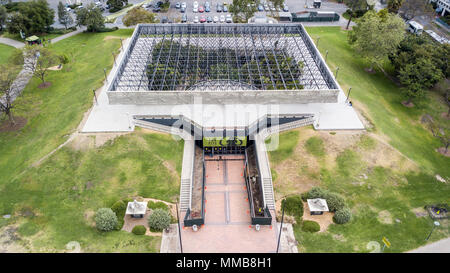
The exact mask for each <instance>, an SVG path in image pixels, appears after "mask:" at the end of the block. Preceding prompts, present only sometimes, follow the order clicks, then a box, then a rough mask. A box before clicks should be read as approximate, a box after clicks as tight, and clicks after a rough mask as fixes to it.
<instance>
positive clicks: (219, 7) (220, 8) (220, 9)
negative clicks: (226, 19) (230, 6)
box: [216, 4, 223, 12]
mask: <svg viewBox="0 0 450 273" xmlns="http://www.w3.org/2000/svg"><path fill="white" fill-rule="evenodd" d="M222 9H223V8H222V5H221V4H217V10H216V11H217V12H222Z"/></svg>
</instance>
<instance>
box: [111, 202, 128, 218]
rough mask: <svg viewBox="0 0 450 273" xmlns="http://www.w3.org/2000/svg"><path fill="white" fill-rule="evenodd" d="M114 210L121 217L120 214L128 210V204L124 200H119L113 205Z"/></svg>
mask: <svg viewBox="0 0 450 273" xmlns="http://www.w3.org/2000/svg"><path fill="white" fill-rule="evenodd" d="M111 209H112V211H114V213H115V214H116V215H117V216H118V217H119V216H120V214H122V213H125V212H126V210H127V204H125V202H124V201H122V200H119V201H117V202H116V203H114V204H113V205H112V206H111Z"/></svg>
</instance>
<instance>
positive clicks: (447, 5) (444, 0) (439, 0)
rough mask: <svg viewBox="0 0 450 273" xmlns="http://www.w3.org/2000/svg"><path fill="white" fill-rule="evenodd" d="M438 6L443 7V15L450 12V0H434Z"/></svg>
mask: <svg viewBox="0 0 450 273" xmlns="http://www.w3.org/2000/svg"><path fill="white" fill-rule="evenodd" d="M431 2H435V3H436V4H437V6H438V8H440V9H441V11H440V12H441V16H445V15H447V14H449V13H450V0H434V1H431Z"/></svg>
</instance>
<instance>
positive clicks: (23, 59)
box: [13, 45, 60, 88]
mask: <svg viewBox="0 0 450 273" xmlns="http://www.w3.org/2000/svg"><path fill="white" fill-rule="evenodd" d="M59 60H60V58H59V56H57V55H56V54H54V53H53V52H52V51H50V50H49V49H48V48H45V47H40V46H37V45H33V46H26V47H25V48H23V49H22V50H21V51H20V50H19V51H18V52H16V53H15V54H14V55H13V61H14V64H16V65H23V67H24V69H26V70H28V71H31V73H33V76H34V77H36V78H38V79H40V80H41V81H42V84H41V86H40V87H43V88H45V87H47V86H48V83H46V82H45V77H46V76H47V75H48V72H49V71H50V70H49V68H50V67H52V66H55V65H57V64H58V61H59Z"/></svg>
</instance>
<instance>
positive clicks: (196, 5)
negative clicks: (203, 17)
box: [193, 1, 198, 9]
mask: <svg viewBox="0 0 450 273" xmlns="http://www.w3.org/2000/svg"><path fill="white" fill-rule="evenodd" d="M193 7H194V9H195V8H196V9H198V2H197V1H194V3H193Z"/></svg>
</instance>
